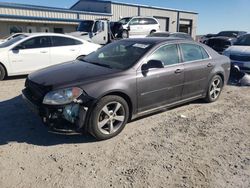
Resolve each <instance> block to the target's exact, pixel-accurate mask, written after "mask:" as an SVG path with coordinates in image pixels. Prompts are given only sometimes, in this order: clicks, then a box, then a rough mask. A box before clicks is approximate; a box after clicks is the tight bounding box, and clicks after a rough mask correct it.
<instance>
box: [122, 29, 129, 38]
mask: <svg viewBox="0 0 250 188" xmlns="http://www.w3.org/2000/svg"><path fill="white" fill-rule="evenodd" d="M122 38H123V39H126V38H129V34H128V31H127V30H123V31H122Z"/></svg>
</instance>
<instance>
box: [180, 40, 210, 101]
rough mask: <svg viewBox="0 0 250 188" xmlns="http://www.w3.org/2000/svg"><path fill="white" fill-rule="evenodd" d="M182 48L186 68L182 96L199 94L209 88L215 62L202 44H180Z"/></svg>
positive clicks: (187, 96)
mask: <svg viewBox="0 0 250 188" xmlns="http://www.w3.org/2000/svg"><path fill="white" fill-rule="evenodd" d="M180 49H181V52H182V59H183V62H184V69H185V74H184V80H185V82H184V87H183V92H182V98H183V99H187V98H190V97H195V96H199V95H201V94H203V93H204V92H206V90H207V88H206V87H207V83H208V77H209V74H210V73H211V71H212V69H213V67H214V64H213V62H212V60H211V58H210V56H209V55H208V53H207V52H206V51H205V49H204V48H203V47H202V46H200V45H197V44H189V43H185V44H180Z"/></svg>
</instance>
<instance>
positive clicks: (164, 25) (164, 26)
mask: <svg viewBox="0 0 250 188" xmlns="http://www.w3.org/2000/svg"><path fill="white" fill-rule="evenodd" d="M155 18H156V19H157V20H158V22H159V23H160V26H161V31H169V18H163V17H155Z"/></svg>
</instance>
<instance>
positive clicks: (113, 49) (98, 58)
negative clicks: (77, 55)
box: [83, 41, 152, 70]
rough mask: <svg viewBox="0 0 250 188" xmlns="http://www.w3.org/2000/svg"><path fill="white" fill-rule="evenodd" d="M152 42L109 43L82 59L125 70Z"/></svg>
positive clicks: (135, 61)
mask: <svg viewBox="0 0 250 188" xmlns="http://www.w3.org/2000/svg"><path fill="white" fill-rule="evenodd" d="M151 46H152V44H149V43H144V42H135V41H118V42H114V43H111V44H109V45H107V46H105V47H103V48H101V49H100V50H98V51H97V52H94V53H92V54H90V55H88V56H86V57H85V58H84V59H83V60H84V61H86V62H88V63H93V64H96V65H99V66H103V67H108V68H111V69H120V70H126V69H128V68H129V67H131V66H133V65H134V64H135V63H137V61H138V60H139V59H140V58H141V57H142V56H143V55H144V54H145V53H146V52H148V50H149V49H150V48H151Z"/></svg>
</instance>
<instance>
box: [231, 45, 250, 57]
mask: <svg viewBox="0 0 250 188" xmlns="http://www.w3.org/2000/svg"><path fill="white" fill-rule="evenodd" d="M227 51H228V52H230V53H231V54H242V55H245V54H248V55H250V46H231V47H230V48H228V49H227Z"/></svg>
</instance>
